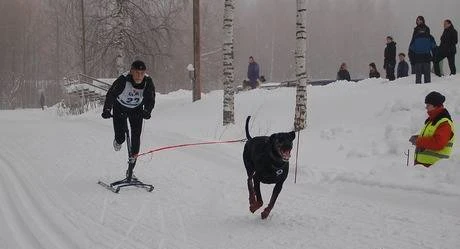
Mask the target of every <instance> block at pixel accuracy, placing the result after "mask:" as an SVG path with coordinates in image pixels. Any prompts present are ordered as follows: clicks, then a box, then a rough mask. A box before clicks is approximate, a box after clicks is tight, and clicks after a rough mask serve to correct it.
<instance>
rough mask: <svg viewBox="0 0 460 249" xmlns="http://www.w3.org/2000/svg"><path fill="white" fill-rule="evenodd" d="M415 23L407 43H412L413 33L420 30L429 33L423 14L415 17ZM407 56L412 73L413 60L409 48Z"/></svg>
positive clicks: (413, 72) (413, 68) (413, 71)
mask: <svg viewBox="0 0 460 249" xmlns="http://www.w3.org/2000/svg"><path fill="white" fill-rule="evenodd" d="M415 24H416V26H415V27H414V31H413V32H412V39H411V41H410V43H409V44H412V43H413V42H414V38H415V35H416V34H418V33H420V32H424V33H426V34H430V28H429V27H428V26H426V24H425V18H424V17H423V16H418V17H417V19H415ZM408 56H409V61H410V64H411V72H412V74H415V62H414V61H413V54H412V53H411V51H410V50H409V53H408Z"/></svg>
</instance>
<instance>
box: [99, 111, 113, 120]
mask: <svg viewBox="0 0 460 249" xmlns="http://www.w3.org/2000/svg"><path fill="white" fill-rule="evenodd" d="M101 116H102V118H103V119H108V118H111V117H112V114H111V113H110V110H108V109H106V110H104V111H103V112H102V114H101Z"/></svg>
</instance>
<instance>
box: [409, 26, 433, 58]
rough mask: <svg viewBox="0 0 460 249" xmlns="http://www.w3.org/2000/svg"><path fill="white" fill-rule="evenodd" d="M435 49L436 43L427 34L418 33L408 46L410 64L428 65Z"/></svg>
mask: <svg viewBox="0 0 460 249" xmlns="http://www.w3.org/2000/svg"><path fill="white" fill-rule="evenodd" d="M435 49H436V41H435V40H434V38H433V36H432V35H430V34H428V33H424V32H421V33H418V34H416V35H415V37H414V39H413V42H412V43H411V44H410V46H409V57H410V61H411V64H417V63H428V62H431V61H432V60H433V55H434V52H435Z"/></svg>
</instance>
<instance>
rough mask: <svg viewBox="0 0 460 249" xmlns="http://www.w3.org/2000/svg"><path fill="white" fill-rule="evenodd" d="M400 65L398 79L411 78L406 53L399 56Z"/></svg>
mask: <svg viewBox="0 0 460 249" xmlns="http://www.w3.org/2000/svg"><path fill="white" fill-rule="evenodd" d="M398 57H399V63H398V72H397V77H398V78H402V77H407V76H409V64H408V63H407V62H406V60H405V59H406V55H405V54H404V53H400V54H399V56H398Z"/></svg>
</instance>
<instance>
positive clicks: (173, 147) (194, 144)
mask: <svg viewBox="0 0 460 249" xmlns="http://www.w3.org/2000/svg"><path fill="white" fill-rule="evenodd" d="M244 141H246V139H238V140H227V141H210V142H201V143H189V144H178V145H170V146H164V147H160V148H156V149H152V150H149V151H147V152H142V153H139V154H137V155H135V156H134V157H135V158H138V157H140V156H144V155H147V154H151V153H154V152H157V151H162V150H170V149H175V148H181V147H189V146H198V145H207V144H229V143H239V142H244Z"/></svg>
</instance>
